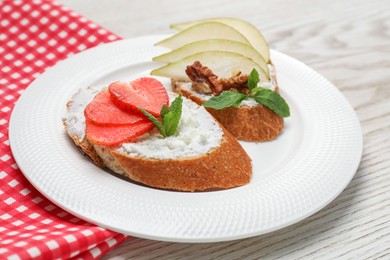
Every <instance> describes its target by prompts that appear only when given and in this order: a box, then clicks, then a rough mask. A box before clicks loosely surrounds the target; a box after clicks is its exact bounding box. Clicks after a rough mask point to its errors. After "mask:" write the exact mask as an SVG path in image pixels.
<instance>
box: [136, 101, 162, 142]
mask: <svg viewBox="0 0 390 260" xmlns="http://www.w3.org/2000/svg"><path fill="white" fill-rule="evenodd" d="M138 109H139V110H141V112H142V113H143V114H144V115H145V116H146V117H147V118H148V119H149V120H150V121H152V123H153V124H154V125H155V126H156V127H157V129H158V130H159V131H160V133H161V134H162V135H163V136H166V135H165V129H164V127H163V125H162V124H161V122H160V121H158V119H157V118H156V117H155V116H154V115H152V114H150V113H149V112H148V111H146V110H145V109H143V108H140V107H139V108H138Z"/></svg>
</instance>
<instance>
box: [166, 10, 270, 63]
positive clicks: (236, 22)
mask: <svg viewBox="0 0 390 260" xmlns="http://www.w3.org/2000/svg"><path fill="white" fill-rule="evenodd" d="M205 22H220V23H224V24H226V25H229V26H231V27H233V28H234V29H236V30H237V31H239V32H240V33H241V34H242V35H244V36H245V37H246V38H247V39H248V40H249V42H250V44H251V45H252V46H253V48H255V49H256V50H257V51H258V52H259V53H260V54H261V55H262V56H263V57H264V59H265V61H266V62H267V63H269V57H270V51H269V46H268V43H267V41H266V40H265V39H264V36H263V35H262V34H261V32H260V31H259V30H258V29H257V28H256V27H255V26H253V25H252V24H250V23H248V22H245V21H243V20H240V19H237V18H227V17H221V18H210V19H204V20H198V21H194V22H187V23H180V24H174V25H171V28H172V29H176V30H180V31H182V30H185V29H187V28H188V27H191V26H194V25H197V24H200V23H205Z"/></svg>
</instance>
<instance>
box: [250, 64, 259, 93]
mask: <svg viewBox="0 0 390 260" xmlns="http://www.w3.org/2000/svg"><path fill="white" fill-rule="evenodd" d="M259 80H260V79H259V72H257V70H256V69H253V70H252V71H251V74H249V77H248V83H247V84H248V88H249V90H252V89H254V88H256V87H257V83H258V82H259Z"/></svg>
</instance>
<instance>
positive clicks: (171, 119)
mask: <svg viewBox="0 0 390 260" xmlns="http://www.w3.org/2000/svg"><path fill="white" fill-rule="evenodd" d="M182 107H183V97H182V95H179V96H178V97H177V98H175V100H174V101H173V102H172V103H171V106H170V107H169V109H168V112H167V113H166V112H164V115H162V122H163V127H164V129H165V134H166V136H171V135H174V134H175V133H176V130H177V127H178V126H179V122H180V118H181V112H182ZM163 108H164V107H163Z"/></svg>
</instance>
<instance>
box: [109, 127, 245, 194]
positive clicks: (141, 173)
mask: <svg viewBox="0 0 390 260" xmlns="http://www.w3.org/2000/svg"><path fill="white" fill-rule="evenodd" d="M223 132H224V136H223V138H222V142H221V145H220V146H219V147H217V148H215V149H213V150H212V151H210V152H208V153H207V154H203V155H200V156H198V157H191V158H182V159H164V160H157V159H150V158H143V157H130V156H128V155H126V154H123V153H120V152H117V151H112V155H113V156H114V158H115V159H116V162H117V163H118V164H119V165H120V166H121V167H122V168H123V169H124V170H125V172H126V174H127V175H128V177H129V178H130V179H132V180H134V181H136V182H139V183H142V184H145V185H147V186H151V187H155V188H161V189H170V190H179V191H203V190H209V189H228V188H233V187H237V186H242V185H244V184H246V183H248V182H249V180H250V177H251V174H252V164H251V159H250V157H249V156H248V155H247V153H246V152H245V151H244V149H243V148H242V147H241V145H240V144H239V143H238V141H237V140H236V139H235V138H234V137H233V136H232V135H231V134H230V133H229V132H228V131H226V129H224V128H223Z"/></svg>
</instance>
